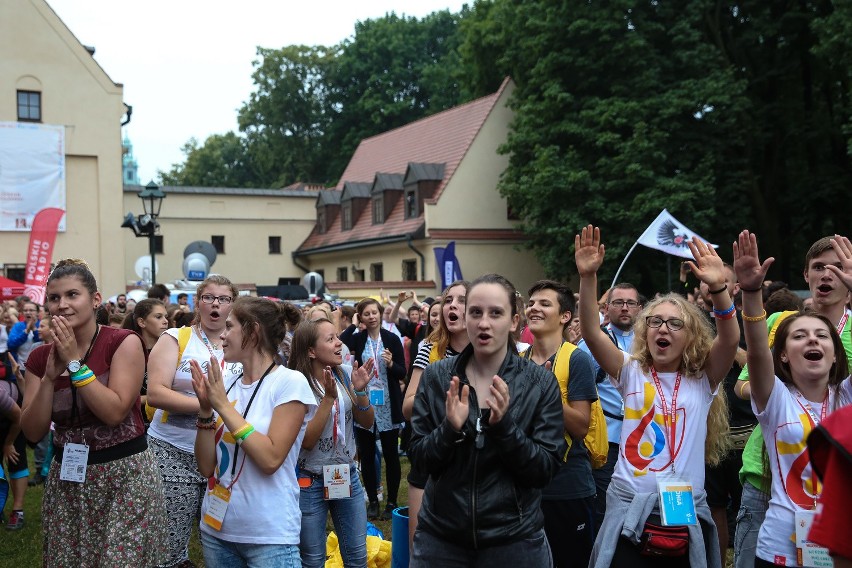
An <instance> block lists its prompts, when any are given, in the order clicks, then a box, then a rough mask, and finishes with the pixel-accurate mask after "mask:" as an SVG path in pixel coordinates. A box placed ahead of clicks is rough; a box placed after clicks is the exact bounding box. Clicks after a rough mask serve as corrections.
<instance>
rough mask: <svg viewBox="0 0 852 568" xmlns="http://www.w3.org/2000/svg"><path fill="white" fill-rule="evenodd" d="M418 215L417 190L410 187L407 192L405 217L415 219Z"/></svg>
mask: <svg viewBox="0 0 852 568" xmlns="http://www.w3.org/2000/svg"><path fill="white" fill-rule="evenodd" d="M417 215H418V211H417V192H416V191H415V190H413V189H410V190H408V191H406V192H405V218H406V219H413V218H414V217H417Z"/></svg>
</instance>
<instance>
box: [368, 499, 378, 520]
mask: <svg viewBox="0 0 852 568" xmlns="http://www.w3.org/2000/svg"><path fill="white" fill-rule="evenodd" d="M378 518H379V502H378V501H371V502H370V504H369V505H367V520H369V521H375V520H376V519H378Z"/></svg>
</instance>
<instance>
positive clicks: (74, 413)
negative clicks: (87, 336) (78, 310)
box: [68, 324, 101, 428]
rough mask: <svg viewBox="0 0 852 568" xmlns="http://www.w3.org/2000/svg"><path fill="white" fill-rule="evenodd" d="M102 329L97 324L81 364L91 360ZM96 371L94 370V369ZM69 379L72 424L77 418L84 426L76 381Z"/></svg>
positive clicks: (78, 422)
mask: <svg viewBox="0 0 852 568" xmlns="http://www.w3.org/2000/svg"><path fill="white" fill-rule="evenodd" d="M100 331H101V326H99V325H98V324H95V335H93V336H92V340H91V341H90V342H89V348H88V349H86V354H85V355H83V358H82V359H81V360H80V365H81V366H82V365H85V364H86V361H88V360H89V355H91V354H92V349H93V348H94V347H95V340H96V339H97V338H98V333H100ZM92 372H94V371H92ZM68 381H69V382H70V383H71V424H74V420H75V419H76V420H77V426H80V427H81V428H82V424H80V417H79V415H78V411H77V387H75V386H74V381H72V380H71V377H70V376H69V377H68Z"/></svg>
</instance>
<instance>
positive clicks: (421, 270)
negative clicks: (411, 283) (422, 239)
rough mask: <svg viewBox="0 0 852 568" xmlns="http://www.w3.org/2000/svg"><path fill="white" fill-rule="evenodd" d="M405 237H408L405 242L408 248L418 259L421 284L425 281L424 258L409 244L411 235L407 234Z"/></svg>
mask: <svg viewBox="0 0 852 568" xmlns="http://www.w3.org/2000/svg"><path fill="white" fill-rule="evenodd" d="M406 236H407V237H408V240H407V244H408V248H410V249H411V250H413V251H414V254H416V255H417V256H419V257H420V281H421V282H422V281H425V280H426V257H425V256H423V253H422V252H420V251H419V250H417V249H416V248H414V245H413V244H411V240H412V239H411V233H408V235H406Z"/></svg>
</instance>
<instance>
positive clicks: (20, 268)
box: [6, 264, 27, 282]
mask: <svg viewBox="0 0 852 568" xmlns="http://www.w3.org/2000/svg"><path fill="white" fill-rule="evenodd" d="M26 274H27V266H26V265H25V264H7V265H6V278H10V279H12V280H15V281H16V282H23V281H24V278H26Z"/></svg>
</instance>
